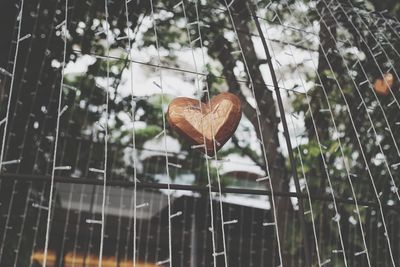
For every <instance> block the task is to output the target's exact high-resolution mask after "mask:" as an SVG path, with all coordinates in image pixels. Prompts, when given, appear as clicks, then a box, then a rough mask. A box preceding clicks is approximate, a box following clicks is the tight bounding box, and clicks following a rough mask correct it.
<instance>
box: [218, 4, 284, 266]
mask: <svg viewBox="0 0 400 267" xmlns="http://www.w3.org/2000/svg"><path fill="white" fill-rule="evenodd" d="M224 2H225V6H226V9H227V11H228V14H229V18H230V22H231V25H232V27H233V29H234V32H235V38H236V41H237V44H238V46H239V50H240V54H241V56H242V58H243V63H244V65H245V69H246V73H247V75H248V77H249V81H250V86H251V92H252V96H253V98H254V99H255V100H256V99H257V98H256V95H255V91H254V83H253V78H252V75H250V70H249V67H248V65H247V60H246V57H245V55H244V52H243V49H242V45H241V43H240V39H239V35H238V33H237V29H236V26H235V22H234V20H233V17H232V13H231V11H230V6H229V5H228V3H227V1H226V0H224ZM255 105H256V111H257V112H256V117H257V126H258V130H259V135H260V140H261V149H262V153H263V156H264V161H265V164H266V170H267V175H268V177H269V179H268V182H269V186H270V190H271V204H272V205H271V207H272V210H273V215H274V226H275V234H276V240H277V243H278V254H279V260H280V263H279V264H280V265H282V251H281V244H280V239H279V229H278V223H277V216H276V205H275V196H274V193H273V192H274V191H273V187H272V181H271V175H270V171H269V164H268V158H267V154H266V153H267V152H266V149H265V143H264V137H263V131H262V127H261V120H260V114H259V112H258V111H259V108H258V104H257V101H255Z"/></svg>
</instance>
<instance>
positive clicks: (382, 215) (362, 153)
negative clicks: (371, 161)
mask: <svg viewBox="0 0 400 267" xmlns="http://www.w3.org/2000/svg"><path fill="white" fill-rule="evenodd" d="M306 19H307V21H308V23H309V24H310V25H311V26H312V23H311V22H310V21H309V20H308V18H306ZM320 48H321V51H322V53H323V54H324V57H325V58H327V53H326V51H325V49H324V48H323V46H321V45H320ZM327 63H328V66H329V68H330V70H331V72H332V75H333V76H334V80H335V82H336V84H337V86H338V88H339V91H340V94H341V96H342V98H343V100H344V102H345V106H346V110H347V112H348V114H349V119H350V122H351V125H352V127H353V129H354V131H355V133H356V135H355V137H356V139H357V143H358V145H359V148H360V152H361V155H362V157H363V160H364V163H365V165H366V170H367V172H368V174H369V177H370V180H371V184H372V187H373V190H374V193H375V196H376V199H377V201H378V205H379V210H380V213H381V217H382V224H383V227H384V229H385V237H386V241H387V244H388V248H389V253H390V255H391V258H392V262H393V265H394V261H393V256H392V249H391V245H390V240H389V236H388V233H387V228H386V221H385V216H384V213H383V207H382V202H381V200H380V196H379V194H378V190H377V188H376V184H375V181H374V178H373V176H372V173H371V170H370V168H369V165H368V160H367V157H366V155H365V152H364V150H363V148H362V144H361V141H360V138H359V133H358V130H357V128H356V126H355V123H354V120H353V116H352V114H351V112H350V107H349V104H348V102H347V99H346V97H345V94H344V92H343V89H342V86H341V85H340V83H339V82H338V80H337V78H336V75H335V73H334V72H333V68H332V66H331V64H330V62H329V61H327ZM345 67H346V68H347V69H348V66H347V65H345ZM348 71H349V69H348ZM353 82H354V80H353ZM355 85H356V84H355ZM367 114H368V113H367ZM368 116H369V114H368ZM372 126H373V125H372Z"/></svg>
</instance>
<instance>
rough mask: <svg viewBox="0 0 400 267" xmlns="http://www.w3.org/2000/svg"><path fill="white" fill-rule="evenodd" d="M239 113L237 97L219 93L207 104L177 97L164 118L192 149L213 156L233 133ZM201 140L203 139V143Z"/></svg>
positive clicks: (240, 114) (239, 107)
mask: <svg viewBox="0 0 400 267" xmlns="http://www.w3.org/2000/svg"><path fill="white" fill-rule="evenodd" d="M241 116H242V111H241V104H240V100H239V98H238V97H237V96H236V95H234V94H231V93H221V94H219V95H217V96H215V97H213V98H212V99H211V100H210V101H209V102H208V103H202V102H200V101H199V100H196V99H192V98H186V97H178V98H175V99H174V100H172V102H171V103H170V104H169V106H168V111H167V120H168V123H169V125H170V126H171V128H172V129H174V130H175V131H176V132H178V133H179V134H180V135H182V136H183V137H184V138H185V139H187V140H188V141H189V142H190V143H191V144H192V147H193V148H196V149H198V150H200V151H202V152H205V149H204V146H205V147H206V150H207V155H209V156H212V155H214V144H213V136H215V151H218V150H219V149H220V148H221V147H222V146H223V145H224V144H225V143H226V142H227V141H228V140H229V138H231V136H232V135H233V134H234V133H235V131H236V128H237V126H238V125H239V121H240V118H241ZM204 141H205V142H204Z"/></svg>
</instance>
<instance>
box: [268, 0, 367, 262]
mask: <svg viewBox="0 0 400 267" xmlns="http://www.w3.org/2000/svg"><path fill="white" fill-rule="evenodd" d="M287 7H288V10H289V12H290V14H292V15H293V13H292V12H291V9H290V6H289V5H287ZM276 15H277V18H278V20H279V22H280V23H282V20H281V18H280V16H279V14H278V13H276ZM267 34H268V33H267ZM289 49H290V55H291V57H292V58H293V62H294V65H295V68H296V71H297V73H298V74H299V75H298V76H299V79H300V81H301V85H302V87H303V89H304V93H305V95H306V98H307V103H308V108H309V110H310V114H311V118H312V120H314V118H313V115H312V114H313V112H312V110H311V105H310V100H309V96H308V93H307V90H306V88H305V86H306V84H305V81H304V80H303V78H302V76H301V75H300V72H299V69H298V65H299V64H298V62H297V61H296V59H295V57H294V51H293V50H292V47H291V46H289ZM309 54H310V57H311V58H312V53H311V51H309ZM312 63H313V66H314V70H315V73H316V75H317V76H318V79H319V81H320V84H321V87H322V90H323V93H324V96H325V99H326V102H327V105H328V111H329V114H330V116H331V120H332V123H333V127H334V131H335V134H336V135H337V142H338V144H339V149H340V153H341V158H342V161H343V165H344V167H345V170H346V174H347V180H348V182H349V185H350V189H351V192H352V196H353V199H354V202H355V208H356V214H357V216H358V222H359V225H360V232H361V236H362V240H363V245H364V250H365V251H366V256H367V262H368V266H371V263H370V258H369V254H368V253H367V251H368V250H367V245H366V238H365V234H364V229H363V225H362V220H361V215H360V211H359V206H358V201H357V196H356V193H355V191H354V186H353V182H352V180H351V173H350V168H349V166H348V163H347V160H346V157H345V154H344V149H343V145H342V142H341V140H340V135H339V131H338V129H337V126H336V122H335V119H334V115H333V111H332V107H331V104H330V102H329V99H328V95H327V90H326V88H325V86H324V85H323V83H322V80H321V78H320V75H319V73H318V69H317V67H316V66H315V64H314V61H312ZM313 125H314V127H315V125H316V123H315V122H314V121H313ZM315 133H316V135H318V131H317V129H316V128H315ZM320 148H321V147H320ZM321 155H323V152H322V150H321ZM343 253H344V252H343ZM319 264H321V262H319Z"/></svg>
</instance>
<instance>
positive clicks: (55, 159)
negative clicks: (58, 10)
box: [43, 0, 68, 267]
mask: <svg viewBox="0 0 400 267" xmlns="http://www.w3.org/2000/svg"><path fill="white" fill-rule="evenodd" d="M67 25H68V0H65V25H64V26H63V39H64V51H63V61H62V65H61V81H60V91H59V95H58V109H57V124H56V133H55V141H54V150H53V164H52V170H51V182H50V193H49V207H48V211H47V223H46V239H45V245H44V256H43V267H46V264H47V254H48V248H49V238H50V218H51V216H52V214H51V213H52V208H53V193H54V176H55V172H56V170H57V169H56V168H57V166H56V163H57V162H56V161H57V148H58V138H59V130H60V119H61V102H62V95H63V85H64V71H65V65H66V53H67V52H66V50H67Z"/></svg>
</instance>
